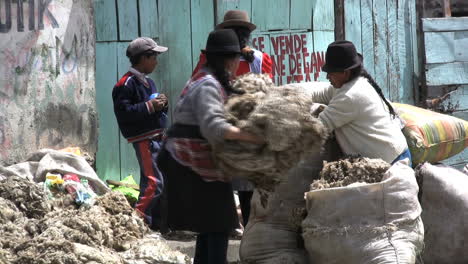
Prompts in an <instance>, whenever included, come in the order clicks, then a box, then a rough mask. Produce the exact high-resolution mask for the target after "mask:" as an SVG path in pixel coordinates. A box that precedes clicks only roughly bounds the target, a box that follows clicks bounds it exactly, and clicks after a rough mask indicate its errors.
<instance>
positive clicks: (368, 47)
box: [345, 0, 375, 78]
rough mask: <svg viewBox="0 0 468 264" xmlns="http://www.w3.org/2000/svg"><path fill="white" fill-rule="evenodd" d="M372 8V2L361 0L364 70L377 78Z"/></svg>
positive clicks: (370, 0)
mask: <svg viewBox="0 0 468 264" xmlns="http://www.w3.org/2000/svg"><path fill="white" fill-rule="evenodd" d="M372 6H373V2H372V0H361V21H362V22H361V24H362V31H361V39H362V55H363V57H364V68H365V69H366V71H367V72H368V73H369V74H370V75H371V76H372V77H373V78H375V66H374V65H375V52H374V14H373V13H372ZM345 15H346V14H345Z"/></svg>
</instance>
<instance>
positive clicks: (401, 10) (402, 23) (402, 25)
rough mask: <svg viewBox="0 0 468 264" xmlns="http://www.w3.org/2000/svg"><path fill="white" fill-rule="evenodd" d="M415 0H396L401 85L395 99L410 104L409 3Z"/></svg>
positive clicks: (411, 78) (411, 95)
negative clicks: (397, 96)
mask: <svg viewBox="0 0 468 264" xmlns="http://www.w3.org/2000/svg"><path fill="white" fill-rule="evenodd" d="M414 4H415V0H398V21H397V24H398V25H397V27H398V57H399V64H400V65H399V70H400V72H399V74H400V80H401V85H400V87H399V91H400V93H399V95H400V97H399V98H398V100H397V101H399V102H402V103H408V104H411V103H413V102H414V89H412V87H413V71H414V65H413V56H414V54H413V46H412V45H413V43H412V25H411V14H410V5H414Z"/></svg>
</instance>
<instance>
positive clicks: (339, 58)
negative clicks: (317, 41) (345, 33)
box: [322, 40, 362, 72]
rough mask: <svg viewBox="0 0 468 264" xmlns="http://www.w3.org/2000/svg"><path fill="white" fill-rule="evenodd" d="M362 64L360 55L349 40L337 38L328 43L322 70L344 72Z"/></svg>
mask: <svg viewBox="0 0 468 264" xmlns="http://www.w3.org/2000/svg"><path fill="white" fill-rule="evenodd" d="M360 65H362V55H361V54H359V53H357V52H356V47H355V46H354V44H353V43H352V42H351V41H347V40H338V41H335V42H333V43H331V44H330V45H328V48H327V53H326V55H325V65H323V67H322V70H323V71H324V72H344V71H346V70H351V69H354V68H356V67H358V66H360Z"/></svg>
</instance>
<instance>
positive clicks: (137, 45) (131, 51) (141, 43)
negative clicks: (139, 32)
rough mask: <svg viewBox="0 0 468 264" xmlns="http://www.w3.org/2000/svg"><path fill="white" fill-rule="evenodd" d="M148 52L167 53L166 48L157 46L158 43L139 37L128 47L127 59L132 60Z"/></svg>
mask: <svg viewBox="0 0 468 264" xmlns="http://www.w3.org/2000/svg"><path fill="white" fill-rule="evenodd" d="M148 50H153V51H156V52H159V53H162V52H166V51H167V47H163V46H159V45H158V43H156V41H154V40H153V39H151V38H147V37H140V38H136V39H134V40H133V41H132V42H130V44H129V45H128V47H127V57H129V58H132V57H134V56H137V55H139V54H141V53H143V52H145V51H148Z"/></svg>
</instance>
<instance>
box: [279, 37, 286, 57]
mask: <svg viewBox="0 0 468 264" xmlns="http://www.w3.org/2000/svg"><path fill="white" fill-rule="evenodd" d="M279 39H280V40H279V42H280V43H279V44H280V52H281V54H285V53H286V45H285V44H284V36H280V37H279Z"/></svg>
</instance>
